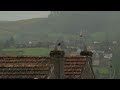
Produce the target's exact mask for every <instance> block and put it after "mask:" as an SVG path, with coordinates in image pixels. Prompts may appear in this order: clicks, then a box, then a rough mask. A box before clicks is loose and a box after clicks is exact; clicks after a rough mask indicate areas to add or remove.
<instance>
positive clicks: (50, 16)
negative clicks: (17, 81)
mask: <svg viewBox="0 0 120 90" xmlns="http://www.w3.org/2000/svg"><path fill="white" fill-rule="evenodd" d="M51 51H52V52H51ZM56 51H57V52H56ZM58 52H59V53H58ZM6 56H9V57H6ZM13 56H14V57H13ZM16 56H17V57H16ZM18 56H20V58H19V57H18ZM22 56H24V57H22ZM50 57H52V58H50ZM64 57H65V58H64ZM87 57H89V58H87ZM51 59H52V60H51ZM59 60H60V61H59ZM64 62H65V63H64ZM86 62H88V63H86ZM44 66H45V68H44ZM64 66H65V68H63V67H64ZM28 67H29V68H28ZM48 74H49V75H48ZM0 78H35V79H39V78H47V79H50V78H53V79H55V78H59V79H61V78H62V79H64V78H68V79H81V78H82V79H86V78H87V79H88V78H89V79H120V11H0Z"/></svg>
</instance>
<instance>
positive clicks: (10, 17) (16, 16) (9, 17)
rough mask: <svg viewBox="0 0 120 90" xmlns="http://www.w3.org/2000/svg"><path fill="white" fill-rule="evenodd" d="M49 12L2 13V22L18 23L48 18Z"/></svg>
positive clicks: (0, 13) (0, 15) (0, 14)
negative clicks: (18, 21) (25, 20)
mask: <svg viewBox="0 0 120 90" xmlns="http://www.w3.org/2000/svg"><path fill="white" fill-rule="evenodd" d="M49 14H50V12H49V11H0V21H16V20H24V19H31V18H40V17H48V15H49Z"/></svg>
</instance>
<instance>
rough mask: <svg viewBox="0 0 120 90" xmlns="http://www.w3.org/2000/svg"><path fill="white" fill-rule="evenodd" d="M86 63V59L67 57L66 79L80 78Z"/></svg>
mask: <svg viewBox="0 0 120 90" xmlns="http://www.w3.org/2000/svg"><path fill="white" fill-rule="evenodd" d="M85 63H86V58H85V57H65V66H64V70H65V78H67V79H71V78H73V79H77V78H80V76H81V74H82V71H83V69H84V66H85Z"/></svg>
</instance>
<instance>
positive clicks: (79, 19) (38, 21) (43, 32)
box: [0, 11, 120, 41]
mask: <svg viewBox="0 0 120 90" xmlns="http://www.w3.org/2000/svg"><path fill="white" fill-rule="evenodd" d="M119 29H120V13H119V12H112V13H111V12H107V11H106V12H93V11H92V12H75V11H74V12H65V11H61V12H60V13H59V14H57V15H52V14H51V15H50V16H49V17H48V18H33V19H29V20H20V21H1V22H0V40H6V39H8V38H9V37H11V36H13V37H14V38H15V40H16V41H28V40H31V41H42V40H47V41H49V40H57V39H59V38H66V39H70V38H72V37H75V35H76V33H79V32H81V31H82V30H87V32H88V33H89V35H90V37H91V38H92V39H96V40H103V39H104V38H105V35H106V32H107V33H108V34H109V38H110V39H113V40H114V39H119V33H120V30H119Z"/></svg>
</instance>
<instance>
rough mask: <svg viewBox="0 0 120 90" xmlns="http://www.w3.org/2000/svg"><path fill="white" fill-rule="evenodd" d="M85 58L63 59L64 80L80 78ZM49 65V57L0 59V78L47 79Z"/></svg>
mask: <svg viewBox="0 0 120 90" xmlns="http://www.w3.org/2000/svg"><path fill="white" fill-rule="evenodd" d="M85 63H86V57H83V56H82V57H65V63H64V64H65V65H64V73H65V78H66V79H71V78H74V79H77V78H80V76H81V73H82V71H83V68H84V66H85ZM50 67H51V63H50V58H49V57H0V78H20V79H21V78H26V79H27V78H32V79H34V78H40V79H41V78H47V76H48V74H49V71H50Z"/></svg>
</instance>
